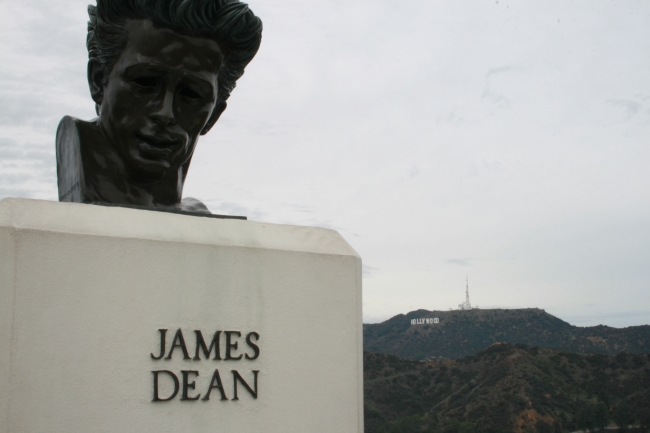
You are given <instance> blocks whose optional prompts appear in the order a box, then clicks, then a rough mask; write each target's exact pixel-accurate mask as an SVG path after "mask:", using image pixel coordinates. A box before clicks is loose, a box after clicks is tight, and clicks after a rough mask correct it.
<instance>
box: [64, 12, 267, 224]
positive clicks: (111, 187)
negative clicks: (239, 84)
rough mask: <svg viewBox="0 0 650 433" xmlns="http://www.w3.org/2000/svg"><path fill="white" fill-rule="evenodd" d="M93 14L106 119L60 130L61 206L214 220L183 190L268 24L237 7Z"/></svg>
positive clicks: (98, 93) (100, 102)
mask: <svg viewBox="0 0 650 433" xmlns="http://www.w3.org/2000/svg"><path fill="white" fill-rule="evenodd" d="M88 13H89V15H90V21H89V22H88V39H87V47H88V56H89V61H88V84H89V86H90V93H91V96H92V98H93V100H94V101H95V108H96V111H97V115H98V117H97V118H95V119H93V120H90V121H83V120H79V119H75V118H72V117H69V116H66V117H64V118H63V119H62V120H61V123H60V124H59V128H58V130H57V136H56V154H57V175H58V186H59V200H60V201H68V202H80V203H104V204H116V205H126V206H136V207H147V208H154V209H160V210H179V211H189V212H202V213H209V211H208V209H207V207H206V206H205V205H204V204H203V203H201V202H199V201H198V200H196V199H192V198H185V199H183V198H182V194H183V184H184V182H185V178H186V176H187V172H188V169H189V166H190V162H191V159H192V154H193V153H194V149H195V147H196V144H197V142H198V138H199V135H204V134H206V133H207V132H208V131H210V129H211V128H212V127H213V126H214V124H215V123H216V121H217V120H218V119H219V116H220V115H221V114H222V113H223V111H224V110H225V109H226V100H227V99H228V97H229V96H230V92H231V91H232V90H233V88H234V87H235V83H236V81H237V79H239V78H240V77H241V76H242V74H243V73H244V68H245V67H246V65H247V64H248V63H249V62H250V61H251V60H252V59H253V57H254V56H255V54H256V53H257V50H258V48H259V46H260V42H261V38H262V22H261V21H260V19H259V18H258V17H256V16H255V15H254V14H253V13H252V11H251V10H250V9H249V8H248V6H247V5H246V4H245V3H241V2H239V1H237V0H97V6H96V7H95V6H89V7H88Z"/></svg>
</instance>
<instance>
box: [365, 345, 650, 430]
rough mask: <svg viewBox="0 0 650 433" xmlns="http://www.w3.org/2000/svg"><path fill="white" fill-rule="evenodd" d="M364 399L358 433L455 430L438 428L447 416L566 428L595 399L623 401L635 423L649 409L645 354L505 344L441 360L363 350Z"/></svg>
mask: <svg viewBox="0 0 650 433" xmlns="http://www.w3.org/2000/svg"><path fill="white" fill-rule="evenodd" d="M364 396H365V426H366V427H365V432H366V433H381V432H384V431H388V432H391V431H406V432H409V433H410V432H416V431H417V432H424V431H426V432H441V433H445V432H448V431H457V429H456V430H454V429H450V428H449V424H447V428H445V423H446V422H447V423H449V420H457V421H459V422H469V423H472V424H473V426H470V428H469V429H468V428H467V426H465V430H464V431H476V432H478V433H500V432H515V433H524V432H570V431H576V430H578V425H577V424H576V417H577V414H578V413H580V411H582V410H583V409H584V408H585V407H587V406H592V407H593V406H594V405H596V404H597V403H598V402H599V401H600V402H603V403H605V404H606V405H607V406H608V407H609V409H610V410H612V411H613V410H616V408H617V406H618V405H621V404H623V405H627V406H628V407H629V408H630V409H631V412H632V414H633V417H634V418H635V422H638V421H639V420H640V419H641V417H643V416H644V414H648V413H650V355H641V354H627V353H619V354H617V355H578V354H575V353H570V352H562V351H556V350H550V349H538V348H529V347H526V346H523V345H517V346H513V345H510V344H507V343H498V344H495V345H492V346H491V347H489V348H488V349H486V350H484V351H482V352H480V353H478V354H476V355H473V356H470V357H467V358H464V359H461V360H448V361H444V362H432V361H424V362H420V361H411V360H405V359H401V358H397V357H395V356H392V355H386V354H379V353H370V352H365V353H364ZM417 416H420V417H423V419H419V418H417V419H415V417H417ZM400 420H401V421H400ZM396 424H397V426H400V425H401V426H404V425H409V426H411V427H409V428H404V427H402V428H401V429H400V428H395V425H396ZM461 430H462V429H461Z"/></svg>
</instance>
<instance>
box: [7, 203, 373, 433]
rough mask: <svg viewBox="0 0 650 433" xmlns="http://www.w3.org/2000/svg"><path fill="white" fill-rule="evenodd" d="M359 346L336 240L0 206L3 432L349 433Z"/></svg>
mask: <svg viewBox="0 0 650 433" xmlns="http://www.w3.org/2000/svg"><path fill="white" fill-rule="evenodd" d="M161 329H166V330H167V331H159V330H161ZM179 329H180V330H181V331H180V333H179V332H178V330H179ZM195 331H200V332H201V336H202V337H203V339H204V341H205V343H206V347H205V349H211V350H210V354H209V358H210V359H206V358H207V356H206V354H205V350H204V349H203V348H201V347H200V344H199V350H198V352H199V358H200V359H199V360H197V359H195V358H196V352H197V349H196V345H197V343H196V342H197V333H196V332H195ZM217 331H221V332H220V333H219V334H218V336H219V349H220V353H219V357H220V358H221V359H216V360H215V359H214V358H215V350H214V349H215V348H214V347H212V348H210V347H209V346H210V343H211V341H212V339H213V337H214V336H215V334H216V333H217ZM163 332H164V333H165V337H166V339H165V340H166V341H165V352H164V354H163V356H162V358H163V359H159V360H157V359H154V358H158V357H160V356H159V355H160V352H161V335H162V333H163ZM180 334H182V335H183V340H184V346H185V347H183V344H182V342H181V341H180V337H179V335H180ZM258 336H259V337H258ZM361 339H362V333H361V260H360V258H359V256H358V255H357V254H356V253H355V251H354V250H353V249H352V248H351V247H350V246H349V245H348V244H347V243H346V242H345V240H343V238H341V236H340V235H339V234H338V233H337V232H335V231H332V230H327V229H321V228H312V227H295V226H285V225H275V224H263V223H257V222H251V221H240V220H223V219H213V218H204V217H196V216H183V215H175V214H169V213H161V212H153V211H144V210H134V209H124V208H111V207H101V206H94V205H84V204H74V203H56V202H48V201H37V200H25V199H4V200H1V201H0V432H1V433H5V432H7V433H71V432H74V433H94V432H106V433H131V432H133V433H149V432H151V433H154V432H156V433H163V432H188V433H189V432H191V433H202V432H206V433H207V432H210V433H215V432H242V433H249V432H250V433H253V432H256V433H257V432H260V433H261V432H264V433H309V432H314V433H362V432H363V384H362V352H361V351H362V340H361ZM174 343H175V344H174ZM228 343H229V344H228ZM184 348H185V349H187V352H188V354H187V355H188V358H190V359H184V358H185V355H184V353H183V349H184ZM256 348H257V349H256ZM172 349H173V350H172ZM170 351H171V359H167V358H169V352H170ZM228 355H229V356H230V358H240V357H241V359H225V358H227V357H228ZM216 370H218V372H219V374H218V379H220V380H221V385H222V386H221V388H219V387H218V385H220V384H219V380H218V379H217V377H216V376H217V374H216V373H215V371H216ZM162 371H165V372H162ZM153 372H159V373H153ZM161 372H162V373H161ZM166 372H169V373H166ZM183 372H185V373H183ZM256 372H257V373H256ZM170 373H171V374H170ZM172 374H173V376H172ZM256 376H257V387H255V377H256ZM155 377H158V398H159V399H160V400H163V399H167V398H169V397H171V396H172V395H173V394H174V385H175V384H174V377H176V378H177V379H178V388H179V389H178V393H177V394H176V395H175V396H174V398H173V399H171V400H169V401H157V402H156V401H152V400H153V399H154V397H155V395H154V378H155ZM244 383H245V384H246V385H248V387H249V388H250V390H249V389H247V388H246V385H244ZM211 385H212V386H211ZM235 385H236V386H237V399H235ZM208 391H210V394H209V400H205V397H206V395H207V393H208ZM222 391H223V395H222ZM183 396H185V399H183ZM224 397H225V398H226V399H223V398H224ZM255 397H256V398H255ZM194 398H198V399H196V400H195V399H194Z"/></svg>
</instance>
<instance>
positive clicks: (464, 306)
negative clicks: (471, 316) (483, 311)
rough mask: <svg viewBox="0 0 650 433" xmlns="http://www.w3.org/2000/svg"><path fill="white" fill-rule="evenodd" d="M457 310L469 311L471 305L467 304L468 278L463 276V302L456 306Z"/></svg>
mask: <svg viewBox="0 0 650 433" xmlns="http://www.w3.org/2000/svg"><path fill="white" fill-rule="evenodd" d="M458 309H459V310H471V309H472V304H470V303H469V277H467V275H465V302H463V303H462V304H458Z"/></svg>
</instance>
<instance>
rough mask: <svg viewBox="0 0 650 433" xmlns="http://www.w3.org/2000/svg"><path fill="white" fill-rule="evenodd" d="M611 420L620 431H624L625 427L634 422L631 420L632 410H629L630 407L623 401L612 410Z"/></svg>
mask: <svg viewBox="0 0 650 433" xmlns="http://www.w3.org/2000/svg"><path fill="white" fill-rule="evenodd" d="M612 419H613V420H614V422H615V423H616V425H617V426H618V427H619V428H620V429H621V431H626V430H627V426H629V425H630V424H632V422H633V421H634V419H632V409H630V406H628V405H627V403H625V402H624V401H623V402H621V403H619V404H618V406H616V409H614V412H613V413H612Z"/></svg>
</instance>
